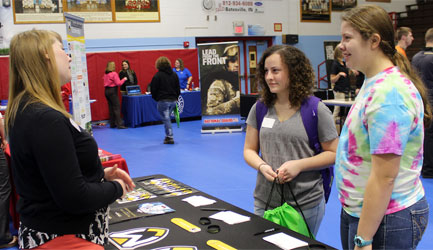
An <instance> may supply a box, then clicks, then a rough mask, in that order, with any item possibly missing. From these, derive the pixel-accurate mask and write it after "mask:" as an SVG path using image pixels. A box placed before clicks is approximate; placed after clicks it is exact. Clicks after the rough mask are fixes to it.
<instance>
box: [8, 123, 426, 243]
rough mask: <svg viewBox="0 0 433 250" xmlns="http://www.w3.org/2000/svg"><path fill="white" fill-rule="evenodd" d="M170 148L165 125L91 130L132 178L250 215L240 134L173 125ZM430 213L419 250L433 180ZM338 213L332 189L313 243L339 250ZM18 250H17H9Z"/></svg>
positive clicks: (250, 176) (250, 172) (249, 180)
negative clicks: (174, 186)
mask: <svg viewBox="0 0 433 250" xmlns="http://www.w3.org/2000/svg"><path fill="white" fill-rule="evenodd" d="M173 130H174V140H175V144H174V145H165V144H163V143H162V142H163V139H164V128H163V125H151V126H143V127H138V128H128V129H122V130H120V129H110V128H108V127H107V126H106V127H101V126H93V133H94V137H95V139H96V141H97V142H98V146H99V147H100V148H102V149H104V150H106V151H109V152H111V153H116V154H121V155H122V156H123V158H125V159H126V162H127V164H128V167H129V171H130V174H131V176H132V177H139V176H145V175H152V174H164V175H167V176H169V177H171V178H173V179H176V180H179V181H181V182H183V183H185V184H188V185H190V186H192V187H194V188H197V189H199V190H201V191H203V192H206V193H208V194H210V195H213V196H215V197H217V198H219V199H222V200H224V201H226V202H229V203H231V204H233V205H236V206H238V207H240V208H242V209H245V210H247V211H250V212H252V211H253V190H254V186H255V181H256V171H255V170H254V169H252V168H251V167H249V166H248V165H247V164H246V163H245V161H244V159H243V153H242V151H243V145H244V138H245V133H244V132H237V133H217V134H201V132H200V131H201V121H200V120H197V121H185V122H181V123H180V128H177V127H176V124H175V123H174V124H173ZM422 181H423V184H424V189H425V190H426V195H427V200H428V201H429V204H430V207H431V210H430V211H431V212H430V219H429V224H430V226H429V227H428V228H427V230H426V232H425V234H424V236H423V239H422V241H421V243H420V244H419V245H418V249H433V243H432V242H431V239H433V225H431V223H432V220H433V218H432V217H433V212H432V211H433V206H432V204H433V179H423V180H422ZM340 210H341V205H340V203H339V201H338V199H337V192H336V191H335V188H334V189H333V190H332V193H331V197H330V199H329V202H328V204H327V206H326V214H325V217H324V219H323V221H322V224H321V228H320V230H319V233H318V235H317V240H319V241H322V242H324V243H326V244H329V245H331V246H334V247H335V248H338V249H341V244H340V232H339V222H340ZM11 249H17V248H11Z"/></svg>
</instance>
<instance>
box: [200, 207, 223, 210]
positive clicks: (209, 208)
mask: <svg viewBox="0 0 433 250" xmlns="http://www.w3.org/2000/svg"><path fill="white" fill-rule="evenodd" d="M200 209H201V210H202V211H227V209H225V208H216V207H208V208H206V207H204V208H200Z"/></svg>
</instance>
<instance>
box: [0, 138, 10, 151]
mask: <svg viewBox="0 0 433 250" xmlns="http://www.w3.org/2000/svg"><path fill="white" fill-rule="evenodd" d="M7 145H8V141H6V140H5V139H3V138H2V140H1V145H0V147H1V148H2V149H3V151H5V150H6V148H7Z"/></svg>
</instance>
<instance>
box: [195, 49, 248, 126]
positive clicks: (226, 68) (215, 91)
mask: <svg viewBox="0 0 433 250" xmlns="http://www.w3.org/2000/svg"><path fill="white" fill-rule="evenodd" d="M197 46H198V53H199V61H200V63H199V65H200V81H201V83H200V86H201V103H202V130H201V132H202V133H214V132H232V131H241V116H240V91H239V72H238V71H239V53H238V52H239V47H238V45H237V42H224V43H206V44H197Z"/></svg>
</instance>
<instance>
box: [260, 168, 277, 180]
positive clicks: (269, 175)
mask: <svg viewBox="0 0 433 250" xmlns="http://www.w3.org/2000/svg"><path fill="white" fill-rule="evenodd" d="M258 170H259V171H260V173H262V174H263V176H264V177H265V178H266V180H268V181H270V182H272V181H274V179H275V178H276V177H277V173H275V172H274V170H273V169H272V167H271V166H269V165H268V164H263V165H261V166H260V167H259V169H258Z"/></svg>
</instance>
